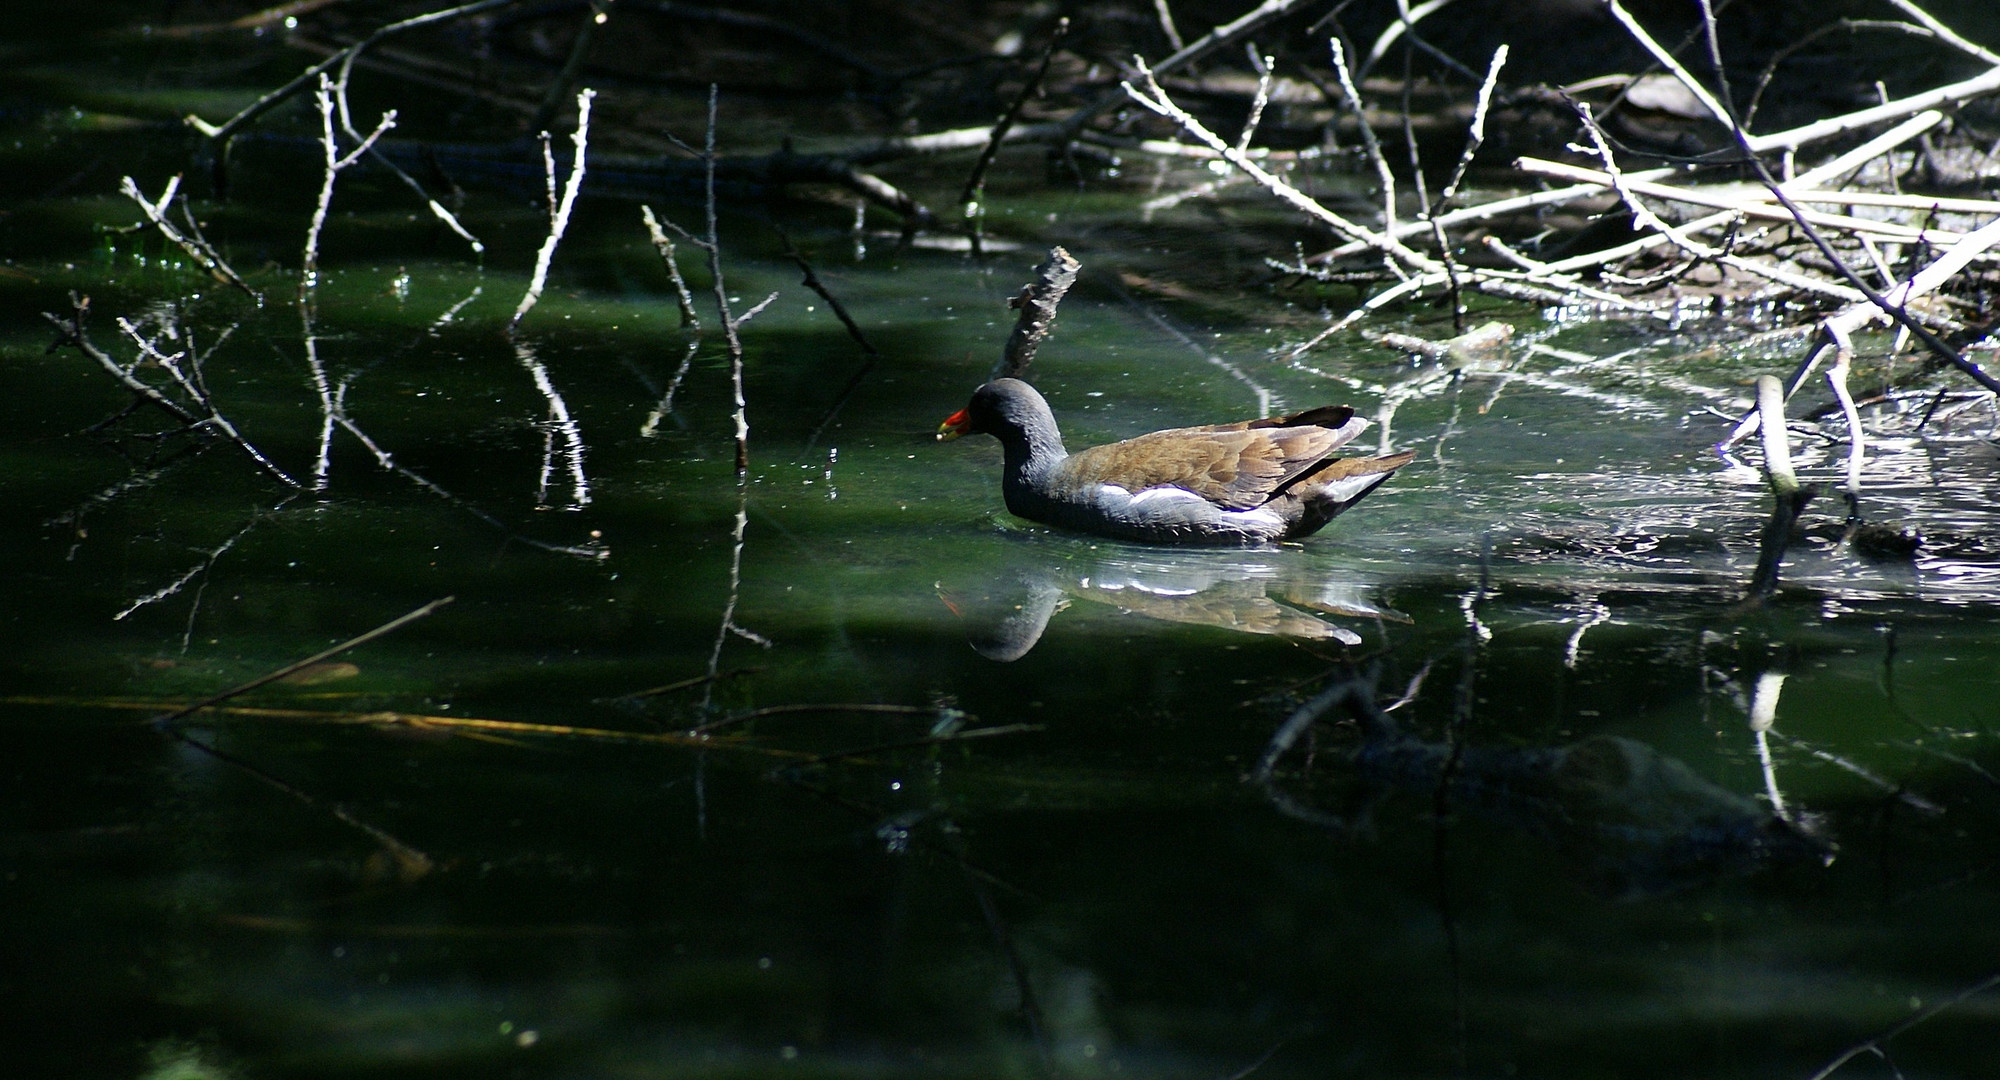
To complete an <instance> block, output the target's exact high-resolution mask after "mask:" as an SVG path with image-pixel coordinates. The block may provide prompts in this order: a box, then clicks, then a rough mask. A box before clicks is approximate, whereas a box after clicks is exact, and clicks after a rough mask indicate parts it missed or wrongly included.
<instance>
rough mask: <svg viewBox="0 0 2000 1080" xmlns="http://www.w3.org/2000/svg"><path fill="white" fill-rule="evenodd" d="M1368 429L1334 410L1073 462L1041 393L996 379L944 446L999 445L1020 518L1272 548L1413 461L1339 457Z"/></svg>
mask: <svg viewBox="0 0 2000 1080" xmlns="http://www.w3.org/2000/svg"><path fill="white" fill-rule="evenodd" d="M1367 426H1368V422H1367V421H1366V420H1362V419H1359V418H1357V417H1355V415H1354V410H1352V409H1349V408H1347V407H1345V406H1325V407H1322V408H1318V409H1310V410H1308V411H1306V412H1302V413H1296V414H1294V415H1291V416H1274V417H1269V418H1267V419H1263V420H1246V421H1243V422H1241V423H1235V424H1215V425H1211V426H1208V427H1191V428H1174V429H1172V430H1169V431H1155V432H1153V433H1152V434H1150V435H1141V436H1139V437H1138V438H1135V439H1127V440H1125V441H1124V442H1118V443H1111V444H1110V445H1107V446H1093V447H1091V448H1090V449H1088V450H1079V451H1077V452H1076V453H1074V454H1072V453H1070V452H1069V451H1068V450H1067V449H1065V448H1064V447H1063V441H1062V435H1061V433H1059V432H1058V431H1057V430H1056V418H1055V414H1054V413H1053V412H1051V411H1050V410H1049V403H1048V402H1047V401H1045V400H1043V399H1042V395H1041V394H1039V393H1037V392H1036V391H1035V388H1034V387H1032V386H1029V385H1028V384H1027V383H1024V382H1022V381H1020V380H1019V379H995V380H994V381H992V382H990V383H987V384H986V385H984V386H982V387H980V388H979V389H978V390H977V391H976V392H974V393H973V395H972V402H971V404H969V405H967V406H966V407H965V408H963V409H960V410H959V411H958V412H956V413H953V414H952V415H951V416H950V417H949V418H947V419H946V420H945V422H944V423H943V424H940V425H939V426H938V438H939V439H956V438H958V437H959V436H961V435H967V434H984V435H991V436H993V437H994V438H996V439H999V440H1000V445H1001V448H1002V450H1003V451H1004V453H1005V455H1006V465H1005V471H1004V472H1003V473H1002V474H1001V480H1000V491H1001V494H1003V495H1004V496H1005V497H1006V499H1007V510H1008V512H1009V513H1012V514H1014V515H1015V516H1016V517H1024V518H1027V519H1028V520H1030V521H1039V522H1043V523H1044V524H1048V525H1060V526H1062V527H1063V528H1066V529H1075V530H1077V531H1078V532H1087V533H1095V534H1097V535H1099V536H1110V537H1115V538H1117V539H1120V540H1137V541H1139V542H1141V543H1148V544H1264V543H1272V542H1275V541H1279V540H1295V539H1299V538H1301V537H1306V536H1311V535H1312V534H1313V533H1316V532H1318V531H1319V530H1320V529H1322V528H1324V527H1325V526H1326V523H1327V522H1329V521H1332V520H1333V519H1334V518H1335V517H1337V516H1339V515H1340V514H1341V513H1342V512H1343V511H1345V510H1347V509H1348V508H1349V507H1351V506H1353V505H1354V504H1355V503H1358V502H1360V501H1361V500H1362V498H1364V497H1365V496H1367V494H1368V493H1369V492H1371V491H1374V490H1375V489H1376V488H1377V487H1380V486H1381V484H1382V482H1383V481H1385V480H1387V479H1388V478H1389V474H1391V473H1393V472H1395V471H1396V470H1397V469H1399V468H1401V467H1403V466H1404V465H1408V464H1409V463H1410V460H1411V459H1412V458H1414V457H1415V456H1416V455H1415V454H1414V453H1410V452H1404V453H1401V454H1390V455H1388V456H1386V457H1374V458H1339V457H1334V456H1333V452H1334V451H1335V450H1337V449H1339V448H1340V447H1341V446H1343V445H1344V444H1346V443H1347V442H1348V441H1349V440H1351V439H1353V438H1354V437H1355V436H1356V435H1359V434H1360V433H1361V430H1362V429H1363V428H1365V427H1367Z"/></svg>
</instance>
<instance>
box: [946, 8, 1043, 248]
mask: <svg viewBox="0 0 2000 1080" xmlns="http://www.w3.org/2000/svg"><path fill="white" fill-rule="evenodd" d="M1067 36H1069V17H1068V16H1067V15H1065V16H1063V17H1062V18H1060V19H1057V20H1056V27H1055V31H1054V32H1053V33H1052V34H1050V35H1049V43H1048V44H1047V45H1046V46H1044V47H1043V48H1042V60H1041V63H1039V64H1036V65H1035V73H1034V74H1033V75H1032V76H1030V77H1029V78H1028V81H1027V82H1026V83H1025V84H1023V85H1022V87H1021V92H1020V93H1019V94H1017V95H1015V97H1014V100H1013V101H1012V102H1009V103H1008V105H1007V111H1005V112H1003V113H1001V114H1000V119H999V120H998V121H997V122H996V123H994V125H993V133H992V134H991V135H989V136H987V139H986V149H984V150H982V151H980V152H979V160H978V161H975V162H973V164H972V172H971V174H969V175H968V176H966V178H965V188H964V189H963V190H962V191H960V192H959V196H958V204H959V206H961V207H962V208H964V213H965V217H966V218H967V220H969V221H971V222H972V223H973V236H974V237H975V241H974V242H975V243H977V240H976V237H977V236H978V235H979V219H980V217H981V216H982V208H981V196H982V195H983V194H984V193H985V190H986V170H987V168H989V167H990V166H991V165H992V164H993V159H994V157H995V156H997V155H998V154H999V153H1000V144H1001V142H1002V141H1003V140H1004V139H1006V138H1007V132H1008V130H1009V129H1010V128H1012V127H1013V126H1014V121H1015V120H1017V119H1019V118H1020V115H1021V108H1022V106H1024V105H1026V104H1027V103H1028V99H1029V98H1031V97H1034V96H1035V95H1036V94H1037V93H1038V92H1040V90H1041V88H1042V79H1043V78H1045V77H1047V75H1048V73H1049V61H1050V60H1052V59H1054V58H1055V55H1056V49H1057V47H1058V46H1060V45H1061V44H1062V42H1063V38H1065V37H1067Z"/></svg>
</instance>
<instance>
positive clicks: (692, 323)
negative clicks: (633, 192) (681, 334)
mask: <svg viewBox="0 0 2000 1080" xmlns="http://www.w3.org/2000/svg"><path fill="white" fill-rule="evenodd" d="M639 216H640V218H642V219H643V220H644V221H645V222H646V235H647V236H649V237H651V238H652V241H653V250H655V251H658V252H659V253H660V261H661V262H663V263H665V264H666V265H667V278H668V279H669V280H671V281H672V282H673V285H674V300H675V301H676V302H677V303H679V304H680V306H681V326H682V327H683V328H685V329H688V330H699V329H701V319H700V317H699V316H697V315H696V314H695V313H694V295H693V294H692V293H689V292H688V284H687V279H686V278H684V277H682V276H681V264H680V260H679V259H676V258H675V257H674V241H673V238H672V237H670V236H668V235H667V231H666V230H665V229H662V228H661V227H660V219H659V218H658V217H655V216H654V214H653V208H652V207H650V206H641V207H639Z"/></svg>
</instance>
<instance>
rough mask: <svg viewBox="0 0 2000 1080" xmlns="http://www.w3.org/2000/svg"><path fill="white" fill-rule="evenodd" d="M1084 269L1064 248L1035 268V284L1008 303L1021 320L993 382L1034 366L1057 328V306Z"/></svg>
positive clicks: (1051, 249)
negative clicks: (1039, 350)
mask: <svg viewBox="0 0 2000 1080" xmlns="http://www.w3.org/2000/svg"><path fill="white" fill-rule="evenodd" d="M1082 269H1083V264H1082V263H1080V262H1077V261H1076V259H1075V257H1073V256H1072V255H1070V253H1069V252H1067V251H1064V250H1063V249H1062V248H1061V247H1052V248H1050V249H1049V257H1048V259H1046V260H1045V261H1043V263H1042V265H1040V266H1038V267H1036V268H1035V280H1034V282H1033V283H1031V284H1030V285H1029V286H1028V287H1027V288H1025V289H1023V290H1021V295H1019V296H1017V297H1015V298H1014V299H1013V300H1011V301H1009V304H1010V306H1012V307H1015V308H1018V309H1019V310H1020V312H1021V317H1020V318H1019V319H1018V320H1016V321H1015V323H1014V332H1013V333H1012V334H1010V335H1008V337H1007V349H1006V351H1005V352H1003V353H1001V354H1000V363H999V364H998V365H997V366H995V367H994V369H993V377H994V378H996V379H998V378H1003V377H1004V378H1010V379H1013V378H1019V377H1020V376H1021V374H1022V373H1023V372H1026V371H1027V370H1028V365H1030V364H1032V363H1034V362H1035V350H1037V349H1039V348H1041V346H1042V339H1043V338H1045V337H1048V336H1049V331H1050V330H1052V329H1054V327H1055V324H1056V305H1058V304H1060V303H1062V298H1063V296H1064V294H1066V293H1068V292H1069V289H1070V286H1072V285H1074V284H1076V275H1077V272H1078V271H1080V270H1082Z"/></svg>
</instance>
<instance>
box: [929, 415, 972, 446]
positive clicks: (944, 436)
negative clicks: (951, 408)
mask: <svg viewBox="0 0 2000 1080" xmlns="http://www.w3.org/2000/svg"><path fill="white" fill-rule="evenodd" d="M970 427H972V410H970V409H960V410H958V411H957V412H955V413H952V414H951V415H950V416H947V417H945V418H944V423H942V424H939V425H938V429H937V440H938V441H939V442H950V441H951V440H953V439H956V438H958V437H959V436H960V435H963V434H965V432H966V430H967V429H969V428H970Z"/></svg>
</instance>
